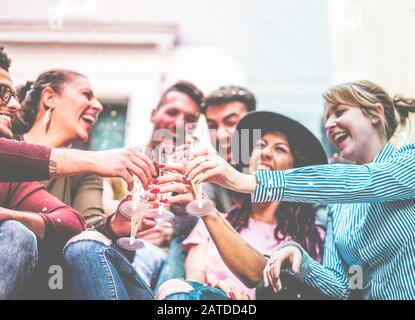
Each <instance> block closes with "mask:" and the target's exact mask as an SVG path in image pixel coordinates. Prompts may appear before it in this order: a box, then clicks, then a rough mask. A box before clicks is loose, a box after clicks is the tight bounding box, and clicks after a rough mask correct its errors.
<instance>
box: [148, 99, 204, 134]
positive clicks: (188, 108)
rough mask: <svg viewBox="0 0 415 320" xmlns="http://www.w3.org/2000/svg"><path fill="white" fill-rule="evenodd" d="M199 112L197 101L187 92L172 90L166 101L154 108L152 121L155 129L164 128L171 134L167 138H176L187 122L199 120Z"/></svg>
mask: <svg viewBox="0 0 415 320" xmlns="http://www.w3.org/2000/svg"><path fill="white" fill-rule="evenodd" d="M199 114H200V111H199V107H198V105H197V103H196V102H195V101H193V100H192V99H191V98H190V97H189V96H188V95H187V94H185V93H183V92H179V91H170V92H169V93H167V95H166V98H165V100H164V103H163V104H162V105H160V106H159V107H158V108H157V109H154V110H153V113H152V115H151V122H153V124H154V131H156V130H159V129H164V130H166V131H167V134H168V135H169V136H170V137H166V138H169V139H173V140H176V139H177V138H178V134H179V132H184V126H185V123H187V122H195V121H197V119H198V117H199ZM153 138H155V139H156V138H159V137H153Z"/></svg>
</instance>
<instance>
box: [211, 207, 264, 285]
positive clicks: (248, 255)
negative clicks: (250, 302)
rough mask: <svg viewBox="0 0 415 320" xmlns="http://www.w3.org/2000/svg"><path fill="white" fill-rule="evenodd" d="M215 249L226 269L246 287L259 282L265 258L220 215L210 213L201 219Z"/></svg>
mask: <svg viewBox="0 0 415 320" xmlns="http://www.w3.org/2000/svg"><path fill="white" fill-rule="evenodd" d="M203 222H204V223H205V225H206V228H207V229H208V231H209V234H210V236H211V237H212V240H213V241H214V243H215V245H216V248H217V249H218V251H219V254H220V256H221V257H222V259H223V261H224V262H225V264H226V265H227V266H228V268H229V269H230V270H231V271H232V272H233V273H234V274H235V275H236V276H237V277H238V278H239V279H240V280H241V281H242V282H243V283H244V284H245V285H246V286H247V287H250V288H252V287H255V286H256V285H257V284H258V283H259V282H260V281H261V280H262V274H263V270H264V268H265V265H266V263H267V260H266V258H265V257H264V256H263V255H262V254H261V253H260V252H258V251H257V250H256V249H254V248H253V247H251V246H250V245H249V244H248V243H247V242H246V241H245V240H244V239H243V238H242V237H241V236H240V235H239V234H238V233H237V232H236V231H235V229H233V227H232V226H231V225H230V224H229V222H228V221H227V220H225V218H224V217H222V215H221V214H219V213H217V212H211V213H209V214H208V215H206V216H204V217H203Z"/></svg>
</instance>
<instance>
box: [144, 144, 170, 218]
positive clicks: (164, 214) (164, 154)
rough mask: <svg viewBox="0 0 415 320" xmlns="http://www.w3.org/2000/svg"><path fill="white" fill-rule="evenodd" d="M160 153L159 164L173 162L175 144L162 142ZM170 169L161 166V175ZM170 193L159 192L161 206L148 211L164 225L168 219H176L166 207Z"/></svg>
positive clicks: (148, 214)
mask: <svg viewBox="0 0 415 320" xmlns="http://www.w3.org/2000/svg"><path fill="white" fill-rule="evenodd" d="M158 149H159V150H158V155H159V164H163V163H168V162H171V161H172V159H173V158H174V152H175V146H174V145H173V144H165V143H161V144H160V145H159V147H158ZM168 173H169V171H168V170H165V169H164V168H159V176H164V175H166V174H168ZM169 194H171V193H168V194H158V195H157V199H158V203H159V207H158V208H157V209H151V210H149V211H148V213H147V216H149V217H152V218H153V219H154V220H156V222H158V223H159V222H160V223H159V224H160V225H163V224H164V222H166V221H171V220H173V219H174V217H175V215H174V213H172V212H171V211H169V210H168V209H166V208H165V202H166V198H167V197H168V196H169Z"/></svg>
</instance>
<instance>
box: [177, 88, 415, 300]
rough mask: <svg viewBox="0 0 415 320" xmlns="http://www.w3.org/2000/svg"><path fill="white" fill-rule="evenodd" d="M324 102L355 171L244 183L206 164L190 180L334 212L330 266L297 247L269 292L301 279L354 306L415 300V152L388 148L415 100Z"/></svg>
mask: <svg viewBox="0 0 415 320" xmlns="http://www.w3.org/2000/svg"><path fill="white" fill-rule="evenodd" d="M323 97H324V99H325V102H326V106H325V128H326V133H327V137H328V138H329V140H330V141H331V143H332V144H333V145H334V146H335V147H336V148H337V149H338V150H339V151H340V155H341V157H342V158H344V159H345V160H347V161H348V162H351V163H354V164H334V165H320V166H307V167H303V168H297V169H292V170H285V171H273V172H270V171H257V172H256V173H255V175H244V174H241V173H239V172H238V171H236V170H235V169H234V168H232V167H231V166H229V165H227V164H226V163H224V162H221V161H220V159H216V158H215V159H211V157H209V156H208V159H206V156H201V157H198V158H196V159H194V160H193V163H190V164H189V165H188V167H187V170H186V172H185V174H187V178H188V179H189V180H196V181H197V180H199V181H211V182H216V183H218V184H220V185H222V186H224V187H227V188H230V189H233V190H238V191H240V192H246V193H252V194H253V201H254V202H269V201H301V202H319V203H325V204H330V206H329V207H328V220H327V221H328V223H327V230H326V238H325V250H324V259H323V263H322V264H320V263H317V262H316V261H315V260H314V259H312V258H311V257H310V256H309V255H308V254H307V252H306V251H305V250H304V248H303V247H302V246H301V245H299V244H298V243H295V242H290V243H285V244H283V245H282V246H279V247H278V248H277V250H276V251H275V252H274V253H273V255H272V256H271V258H270V259H269V261H268V263H267V264H266V268H265V271H264V282H265V284H266V285H267V284H269V285H270V286H272V287H273V288H274V290H275V291H279V290H280V289H281V288H282V285H283V284H284V279H282V280H281V277H282V276H284V275H287V274H294V276H295V278H296V279H297V280H299V281H301V282H302V283H304V284H305V285H307V286H310V287H313V288H316V289H317V290H318V291H319V292H321V293H323V294H325V295H328V296H330V297H333V298H337V299H348V298H351V297H356V296H353V295H352V294H353V293H358V294H361V297H362V298H364V299H388V300H390V299H415V273H414V272H413V271H414V269H415V259H414V256H415V245H414V243H415V241H414V240H415V214H414V213H415V202H414V199H415V169H414V168H415V144H413V143H412V144H407V145H405V146H403V147H401V148H399V149H395V148H394V147H393V146H392V145H391V144H390V143H388V141H389V139H390V138H391V137H392V135H393V134H394V132H395V130H396V128H397V127H398V125H399V122H401V123H402V124H404V123H405V119H407V117H408V113H409V112H415V99H412V98H409V97H402V96H394V97H391V96H390V95H389V94H388V93H387V92H386V91H385V90H384V89H383V88H381V87H380V86H378V85H376V84H375V83H373V82H370V81H358V82H350V83H344V84H340V85H337V86H333V87H331V88H329V89H328V90H327V91H326V92H325V93H324V94H323ZM243 258H244V257H241V259H243ZM249 259H251V258H249ZM249 259H248V258H246V259H245V260H247V261H245V262H246V263H248V262H249ZM257 260H258V261H259V258H258V259H257ZM286 264H288V265H289V268H287V269H286V268H285V265H286ZM262 267H265V263H264V262H263V263H262V265H261V266H260V267H258V270H257V273H255V274H252V275H248V279H254V280H257V278H255V275H258V272H259V269H260V268H262ZM243 276H246V274H245V275H243Z"/></svg>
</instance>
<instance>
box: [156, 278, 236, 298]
mask: <svg viewBox="0 0 415 320" xmlns="http://www.w3.org/2000/svg"><path fill="white" fill-rule="evenodd" d="M186 282H187V283H188V284H189V285H190V286H191V287H192V289H190V290H180V289H179V290H177V291H176V292H174V293H170V294H168V295H166V296H165V297H163V299H162V300H231V299H230V298H229V297H228V296H227V295H226V293H225V292H223V291H222V290H221V289H218V288H213V287H209V286H206V285H203V284H201V283H199V282H196V281H186Z"/></svg>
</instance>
